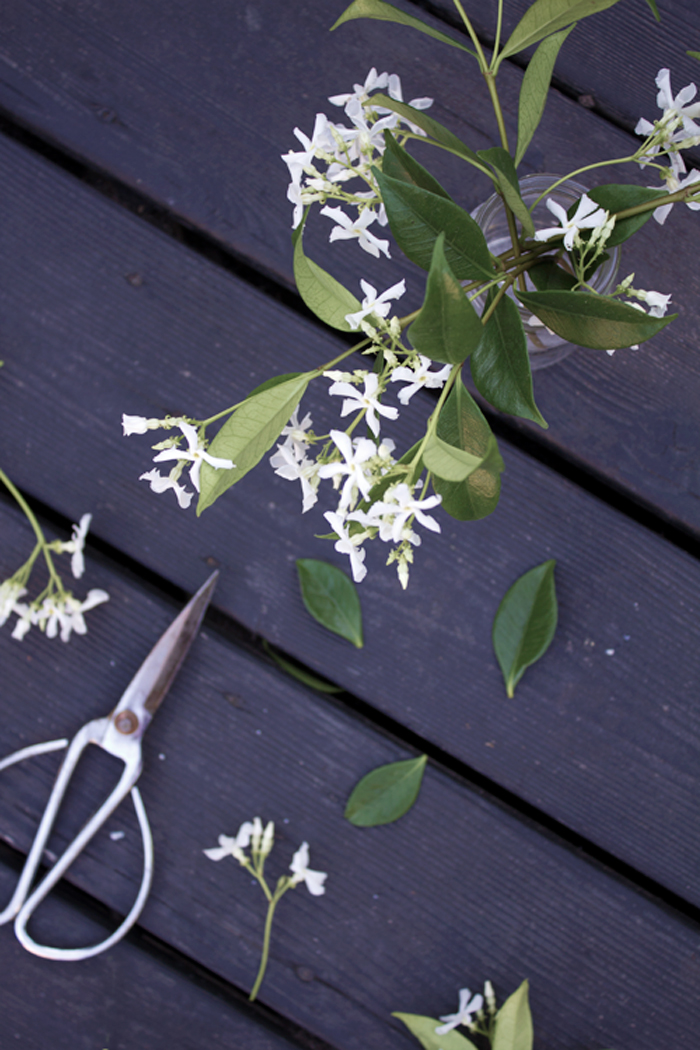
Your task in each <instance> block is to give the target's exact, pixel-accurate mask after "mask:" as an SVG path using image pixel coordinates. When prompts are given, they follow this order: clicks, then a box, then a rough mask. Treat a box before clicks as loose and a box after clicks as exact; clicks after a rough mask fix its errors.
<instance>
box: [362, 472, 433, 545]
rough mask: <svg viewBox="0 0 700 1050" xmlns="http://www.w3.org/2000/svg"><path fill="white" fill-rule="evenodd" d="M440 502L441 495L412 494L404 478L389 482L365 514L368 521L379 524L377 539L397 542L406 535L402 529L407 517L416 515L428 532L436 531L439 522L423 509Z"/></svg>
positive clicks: (410, 517) (405, 524)
mask: <svg viewBox="0 0 700 1050" xmlns="http://www.w3.org/2000/svg"><path fill="white" fill-rule="evenodd" d="M440 503H442V496H438V495H435V496H427V497H426V498H425V499H422V500H419V499H414V498H413V491H412V489H411V488H410V486H409V485H407V484H406V483H405V482H403V481H402V482H400V484H398V485H392V486H391V487H390V488H388V489H387V491H386V493H385V496H384V499H383V500H377V502H376V503H373V504H372V506H371V507H370V510H369V512H368V515H367V520H368V523H370V522H372V523H376V524H379V525H380V539H382V540H385V541H388V540H391V541H392V542H393V543H399V542H400V541H401V540H402V539H410V537H408V536H403V532H404V529H405V528H406V526H407V525H408V524H409V519H413V518H416V520H417V521H419V522H420V523H421V525H422V526H423V527H424V528H426V529H430V531H431V532H440V531H441V530H440V525H439V523H438V522H437V521H436V520H435V518H433V517H431V516H430V515H429V514H426V513H425V512H426V510H432V508H433V507H437V506H439V504H440Z"/></svg>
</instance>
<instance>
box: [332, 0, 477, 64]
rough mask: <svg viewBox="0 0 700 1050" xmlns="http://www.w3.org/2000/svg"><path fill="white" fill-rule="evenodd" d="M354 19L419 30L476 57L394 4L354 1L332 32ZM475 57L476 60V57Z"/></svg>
mask: <svg viewBox="0 0 700 1050" xmlns="http://www.w3.org/2000/svg"><path fill="white" fill-rule="evenodd" d="M353 18H374V19H376V20H377V21H378V22H398V23H399V25H402V26H410V28H411V29H418V30H419V31H420V32H421V33H426V34H427V35H428V36H432V37H433V39H435V40H440V41H441V42H442V43H443V44H449V45H450V46H451V47H458V48H459V49H460V51H466V52H467V53H468V54H470V55H474V52H473V51H471V50H470V49H469V48H468V47H465V46H464V44H460V43H459V41H458V40H453V39H452V37H449V36H445V34H444V33H440V32H438V30H437V29H431V28H430V26H427V25H425V24H424V23H423V22H421V21H420V20H419V19H418V18H412V17H411V15H406V14H404V12H403V11H399V9H398V7H394V6H393V4H385V3H384V2H383V0H354V3H352V4H350V7H348V8H346V9H345V11H343V13H342V15H341V16H340V18H339V19H338V20H337V22H334V23H333V25H332V26H331V32H333V30H334V29H337V28H338V26H342V25H343V23H344V22H350V21H352V19H353ZM474 57H475V58H476V55H474Z"/></svg>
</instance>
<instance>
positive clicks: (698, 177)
mask: <svg viewBox="0 0 700 1050" xmlns="http://www.w3.org/2000/svg"><path fill="white" fill-rule="evenodd" d="M678 175H679V172H678V171H676V170H674V168H673V167H670V168H666V169H664V179H665V180H666V189H667V190H668V192H669V193H675V192H676V191H677V190H683V189H685V188H686V186H692V185H694V184H695V183H696V182H700V171H696V170H693V171H691V173H690V175H688V177H687V178H685V179H680V178H679V177H678ZM656 188H657V187H656V186H653V187H651V189H656ZM698 189H699V190H700V186H698ZM674 203H675V201H671V203H670V204H662V205H661V206H660V207H658V208H655V209H654V218H655V219H656V221H657V222H658V223H659V224H660V225H661V226H663V224H664V223H665V222H666V219H667V218H668V216H669V213H670V211H671V209H672V208H673V205H674ZM685 203H686V205H687V206H688V207H689V208H690V210H691V211H698V210H700V201H686V202H685Z"/></svg>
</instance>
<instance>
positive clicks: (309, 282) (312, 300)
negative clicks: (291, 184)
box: [294, 234, 361, 332]
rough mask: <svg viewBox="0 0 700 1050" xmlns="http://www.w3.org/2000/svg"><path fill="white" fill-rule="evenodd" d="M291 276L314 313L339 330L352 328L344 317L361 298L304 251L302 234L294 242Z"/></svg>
mask: <svg viewBox="0 0 700 1050" xmlns="http://www.w3.org/2000/svg"><path fill="white" fill-rule="evenodd" d="M294 280H295V281H296V283H297V289H298V291H299V295H300V296H301V297H302V299H303V300H304V302H305V303H306V305H307V306H308V308H309V310H311V311H312V312H313V313H315V314H316V316H317V317H319V318H320V319H321V320H322V321H325V323H326V324H327V325H330V326H331V328H337V329H338V330H339V331H341V332H352V331H353V329H352V328H351V327H350V325H349V324H348V322H347V321H346V320H345V317H346V314H352V313H356V312H357V311H358V310H359V309H360V306H361V304H360V302H359V301H358V300H357V299H356V298H355V296H354V295H353V294H352V293H351V292H349V291H348V290H347V288H344V287H343V285H342V284H341V283H340V282H339V281H336V279H335V277H331V275H330V274H329V273H326V271H325V270H323V269H322V268H321V267H320V266H318V265H317V264H316V263H315V262H314V261H313V260H312V259H309V257H308V256H306V255H304V248H303V236H302V235H301V234H299V235H298V236H297V238H296V243H295V246H294Z"/></svg>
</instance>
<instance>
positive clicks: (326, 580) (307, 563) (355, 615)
mask: <svg viewBox="0 0 700 1050" xmlns="http://www.w3.org/2000/svg"><path fill="white" fill-rule="evenodd" d="M297 572H298V573H299V584H300V586H301V597H302V599H303V601H304V605H305V606H306V608H307V610H308V612H310V613H311V615H312V616H313V618H314V619H315V620H318V622H319V623H320V624H321V625H322V626H323V627H326V628H327V629H328V630H329V631H333V633H334V634H339V635H340V636H341V638H345V639H347V641H349V642H352V644H353V645H354V646H356V647H357V648H358V649H361V648H362V646H363V641H362V610H361V609H360V599H359V598H358V596H357V591H356V589H355V584H354V583H353V582H352V580H351V579H350V578H349V577H348V576H346V575H345V573H344V572H343V571H342V570H341V569H338V568H336V566H335V565H331V564H330V562H327V561H318V560H317V559H316V558H298V559H297Z"/></svg>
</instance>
